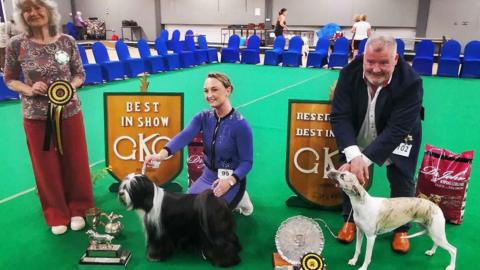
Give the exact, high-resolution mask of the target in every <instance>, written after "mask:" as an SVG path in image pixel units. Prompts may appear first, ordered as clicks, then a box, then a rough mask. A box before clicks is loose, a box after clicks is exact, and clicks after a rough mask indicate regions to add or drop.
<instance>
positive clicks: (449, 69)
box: [437, 39, 462, 77]
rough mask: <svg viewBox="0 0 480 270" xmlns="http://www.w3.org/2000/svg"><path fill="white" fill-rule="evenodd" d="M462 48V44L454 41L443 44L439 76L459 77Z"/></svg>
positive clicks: (439, 60)
mask: <svg viewBox="0 0 480 270" xmlns="http://www.w3.org/2000/svg"><path fill="white" fill-rule="evenodd" d="M461 47H462V46H461V45H460V43H459V42H458V41H456V40H453V39H451V40H449V41H447V42H445V44H443V46H442V51H441V53H440V58H439V59H438V70H437V76H445V77H458V69H459V67H460V51H461V49H462V48H461Z"/></svg>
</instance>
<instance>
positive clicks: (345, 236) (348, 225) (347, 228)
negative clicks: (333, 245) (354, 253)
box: [338, 222, 357, 244]
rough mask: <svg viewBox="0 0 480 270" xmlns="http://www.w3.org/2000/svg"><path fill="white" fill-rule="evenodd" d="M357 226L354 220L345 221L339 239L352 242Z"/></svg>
mask: <svg viewBox="0 0 480 270" xmlns="http://www.w3.org/2000/svg"><path fill="white" fill-rule="evenodd" d="M356 230H357V227H356V226H355V223H353V222H345V223H344V224H343V227H342V228H341V229H340V231H338V241H340V242H343V243H347V244H348V243H351V242H352V241H353V239H355V234H356Z"/></svg>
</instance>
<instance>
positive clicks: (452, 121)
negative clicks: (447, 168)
mask: <svg viewBox="0 0 480 270" xmlns="http://www.w3.org/2000/svg"><path fill="white" fill-rule="evenodd" d="M210 71H220V72H224V73H226V74H228V75H229V76H230V78H231V80H232V82H233V84H234V86H235V89H234V92H233V95H232V103H233V105H234V107H236V108H238V110H239V111H240V112H241V113H242V114H243V115H244V116H245V118H246V119H247V120H248V121H249V122H250V124H251V126H252V129H253V134H254V166H253V169H252V171H251V173H250V174H249V175H248V179H249V182H248V190H249V193H250V197H251V199H252V201H253V204H254V205H255V212H254V214H253V215H252V216H250V217H243V216H239V215H236V216H235V219H236V221H237V232H238V235H239V237H240V240H241V243H242V245H243V251H242V253H241V258H242V262H241V264H239V265H238V266H236V267H234V268H233V269H271V268H272V252H274V251H275V243H274V237H275V232H276V230H277V228H278V226H279V225H280V223H281V222H282V221H283V220H285V219H286V218H288V217H291V216H294V215H305V216H309V217H312V218H322V219H324V220H325V221H326V222H327V223H328V224H329V225H330V226H332V228H333V230H334V231H335V232H336V231H337V229H338V228H339V227H340V226H341V223H342V219H341V217H340V214H339V213H338V212H329V211H322V210H311V209H301V208H288V207H286V206H285V201H286V200H287V199H288V198H289V197H290V196H291V195H293V192H292V191H291V190H290V189H289V187H288V185H287V183H286V179H285V160H286V157H285V154H286V138H287V134H286V132H287V122H288V121H287V117H288V116H287V112H288V99H307V100H326V99H327V98H328V94H329V91H330V90H329V87H330V85H332V83H333V82H334V81H335V80H336V79H337V77H338V71H331V70H323V69H322V70H318V69H304V68H281V67H268V66H250V65H239V64H216V65H207V66H201V67H196V68H192V69H187V70H182V71H175V72H168V73H164V74H157V75H152V76H150V77H149V81H150V87H149V89H150V91H151V92H179V91H180V92H184V93H185V96H184V98H185V100H184V107H185V114H184V115H185V120H184V125H187V124H188V122H189V121H190V119H191V118H192V116H193V115H194V114H195V113H196V112H198V111H199V110H201V109H204V108H207V104H206V103H205V102H204V100H203V90H202V89H203V81H204V79H205V76H206V74H207V73H208V72H210ZM139 85H140V82H139V81H138V80H137V79H130V80H126V81H118V82H113V83H110V84H104V85H99V86H89V87H85V88H83V89H81V90H80V99H81V101H82V106H83V112H84V119H85V126H86V132H87V141H88V151H89V159H90V164H93V166H92V171H98V170H100V169H102V168H103V167H104V166H105V163H104V161H103V160H104V159H105V153H104V149H105V147H104V138H105V137H104V117H103V93H104V92H135V91H138V89H139ZM424 90H425V95H424V106H425V108H426V119H425V121H424V123H423V131H424V137H423V144H426V143H428V144H433V145H435V146H438V147H444V148H447V149H450V150H451V151H454V152H460V151H464V150H472V149H473V150H478V146H479V145H480V136H479V135H478V134H479V133H480V127H479V123H480V121H479V120H480V117H479V116H478V114H477V113H476V110H475V108H478V107H477V106H478V105H475V104H476V101H478V100H480V80H469V79H451V78H436V77H433V78H431V77H424ZM0 116H1V118H2V121H1V122H0V128H1V130H2V135H1V138H2V140H0V147H1V149H2V154H3V155H2V162H1V164H0V176H1V181H0V217H1V218H0V235H1V236H2V237H1V239H2V244H1V245H0V269H15V268H17V269H76V268H78V265H77V263H78V259H79V258H80V256H81V255H82V254H83V251H84V250H85V248H86V245H87V237H86V235H85V234H84V232H72V231H69V232H68V233H67V234H65V235H63V236H53V235H52V234H51V233H50V231H49V228H48V226H47V225H46V224H45V222H44V219H43V216H42V213H41V209H40V203H39V200H38V197H37V195H36V193H35V192H28V190H29V189H31V188H32V187H34V185H35V181H34V177H33V172H32V169H31V164H30V158H29V155H28V152H27V148H26V143H25V135H24V132H23V126H22V117H21V111H20V103H19V102H18V101H7V102H0ZM476 154H478V153H476ZM422 157H423V154H421V158H422ZM475 158H478V157H475ZM479 164H480V163H479V162H478V161H474V162H473V170H472V175H471V181H470V185H469V190H468V200H467V205H466V211H465V219H464V223H463V224H462V225H459V226H458V225H447V237H448V239H449V241H450V243H451V244H453V245H454V246H456V247H457V248H458V256H457V269H460V270H461V269H478V266H476V263H475V258H476V256H478V255H477V253H478V250H477V248H476V246H475V243H479V242H480V236H479V234H477V232H476V231H475V230H476V225H475V224H476V223H475V222H477V220H478V219H479V218H480V212H479V207H478V205H479V203H480V199H479V196H480V191H479V188H480V184H479V183H478V181H479V180H480V179H479V176H480V170H479V169H480V168H479ZM184 168H185V166H184ZM185 171H186V170H185V169H184V171H183V172H182V173H181V174H180V175H179V177H178V178H177V179H176V180H175V181H176V182H178V183H180V184H181V185H182V186H183V187H184V190H185V189H186V183H187V181H186V172H185ZM113 182H114V180H113V179H112V178H111V177H110V176H106V177H104V178H103V179H100V180H98V181H97V182H96V183H95V185H94V196H95V202H96V205H97V206H98V207H100V208H102V209H103V210H104V211H105V212H110V211H115V212H118V213H121V214H122V215H124V219H123V221H124V223H125V225H126V226H125V230H124V232H123V235H122V236H121V237H120V238H119V239H117V240H115V241H116V242H117V243H121V244H122V245H123V246H124V247H125V248H126V249H129V250H131V251H132V252H133V257H132V260H131V261H130V263H129V267H128V268H129V269H169V270H170V269H172V270H175V269H212V268H214V267H212V266H211V265H210V264H209V263H208V262H206V261H203V260H202V258H201V257H200V256H199V255H198V254H192V253H183V254H175V255H174V256H173V258H172V259H170V260H168V261H167V262H163V263H151V262H148V261H147V260H146V257H145V241H144V234H143V232H142V229H141V224H140V221H139V220H138V218H137V216H136V214H135V213H134V212H126V211H125V210H124V209H123V208H122V207H121V205H120V204H119V203H118V202H117V199H116V194H112V193H109V192H108V187H109V185H110V184H111V183H113ZM23 191H27V192H26V194H24V195H21V196H18V197H16V198H14V199H11V200H8V201H6V202H3V200H4V199H5V198H10V197H11V196H13V195H15V194H19V193H21V192H23ZM370 193H371V194H373V195H376V196H388V194H389V187H388V181H387V180H386V178H385V170H384V168H376V169H375V176H374V179H373V186H372V188H371V190H370ZM322 229H323V232H324V234H325V239H326V244H325V249H324V251H323V253H322V255H323V256H324V257H325V258H326V262H327V264H328V269H329V270H337V269H356V268H358V267H350V266H348V265H347V261H348V259H349V258H350V257H351V256H352V255H353V252H354V248H355V247H354V245H353V244H351V245H343V244H340V243H338V242H337V241H336V240H335V239H334V238H333V237H332V236H331V235H329V234H328V231H327V230H326V229H325V227H323V226H322ZM417 230H418V228H417V227H414V228H413V229H412V231H417ZM390 239H391V235H390V234H385V235H382V236H380V237H378V238H377V241H376V244H375V247H374V252H373V258H372V263H371V264H370V267H369V269H370V270H376V269H377V270H380V269H382V270H384V269H402V270H403V269H405V267H408V268H409V269H444V268H445V267H446V266H447V264H448V262H449V255H448V253H447V252H446V251H444V250H442V249H439V250H438V251H437V254H436V255H435V256H433V257H426V256H425V255H423V252H424V251H425V250H427V249H429V248H430V247H431V245H432V242H431V240H430V239H429V237H428V236H422V237H418V238H414V239H412V240H411V244H412V248H411V251H410V252H409V253H408V254H406V255H398V254H396V253H394V252H393V251H391V249H390ZM362 262H363V252H362V255H361V256H360V259H359V265H360V264H361V263H362ZM90 269H94V268H93V267H91V268H90ZM95 269H104V268H102V267H96V268H95Z"/></svg>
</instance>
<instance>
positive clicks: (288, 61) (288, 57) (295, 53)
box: [282, 36, 303, 67]
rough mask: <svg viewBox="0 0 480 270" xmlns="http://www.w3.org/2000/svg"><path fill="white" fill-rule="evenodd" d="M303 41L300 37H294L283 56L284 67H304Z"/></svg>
mask: <svg viewBox="0 0 480 270" xmlns="http://www.w3.org/2000/svg"><path fill="white" fill-rule="evenodd" d="M302 47H303V40H302V38H301V37H300V36H294V37H293V38H292V39H290V41H289V43H288V50H287V51H285V52H283V54H282V65H283V66H284V67H298V66H301V65H302Z"/></svg>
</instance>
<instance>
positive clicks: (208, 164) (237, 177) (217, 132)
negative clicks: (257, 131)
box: [144, 73, 253, 216]
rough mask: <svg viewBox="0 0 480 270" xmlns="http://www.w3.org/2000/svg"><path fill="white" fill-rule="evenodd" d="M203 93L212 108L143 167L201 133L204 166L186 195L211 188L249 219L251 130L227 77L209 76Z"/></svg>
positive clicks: (169, 153)
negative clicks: (233, 99) (234, 101)
mask: <svg viewBox="0 0 480 270" xmlns="http://www.w3.org/2000/svg"><path fill="white" fill-rule="evenodd" d="M203 92H204V97H205V100H206V101H207V103H208V104H209V105H210V106H211V107H212V109H208V110H204V111H201V112H199V113H198V114H197V115H195V116H194V117H193V119H192V121H191V122H190V124H189V125H188V126H187V128H185V129H184V130H182V131H181V132H180V133H179V134H177V135H176V136H175V137H173V139H172V140H171V141H170V142H168V143H167V144H166V145H165V147H164V148H163V149H162V150H161V151H160V152H159V153H158V154H154V155H148V156H147V157H146V158H145V163H144V167H146V168H151V167H152V166H153V164H154V163H156V162H161V161H163V160H165V159H167V158H168V157H169V156H170V155H173V154H175V153H176V152H178V151H179V150H181V149H183V147H185V146H186V145H187V144H188V143H190V142H191V141H192V140H193V138H194V137H195V136H196V135H197V134H198V133H199V132H202V135H203V146H204V158H203V162H204V164H205V166H204V168H203V173H202V175H201V176H200V177H199V178H198V179H197V180H196V181H195V182H194V183H193V184H192V185H191V186H190V188H189V190H188V193H192V194H196V193H200V192H202V191H204V190H206V189H212V190H213V193H214V194H215V196H217V197H223V198H224V199H225V200H226V201H227V203H228V204H229V206H230V208H231V209H235V210H237V211H238V212H240V213H241V214H243V215H246V216H248V215H250V214H252V212H253V205H252V202H251V201H250V198H249V196H248V194H247V192H246V180H247V179H246V176H247V174H248V172H249V171H250V169H251V168H252V163H253V143H252V129H251V128H250V125H249V124H248V122H247V120H246V119H245V118H243V116H242V115H241V114H240V113H239V112H238V111H236V110H235V109H234V108H233V107H232V104H231V103H230V98H229V97H230V95H231V94H232V92H233V85H232V83H231V82H230V79H229V78H228V77H227V76H226V75H224V74H221V73H210V74H208V76H207V79H206V80H205V83H204V87H203Z"/></svg>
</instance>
